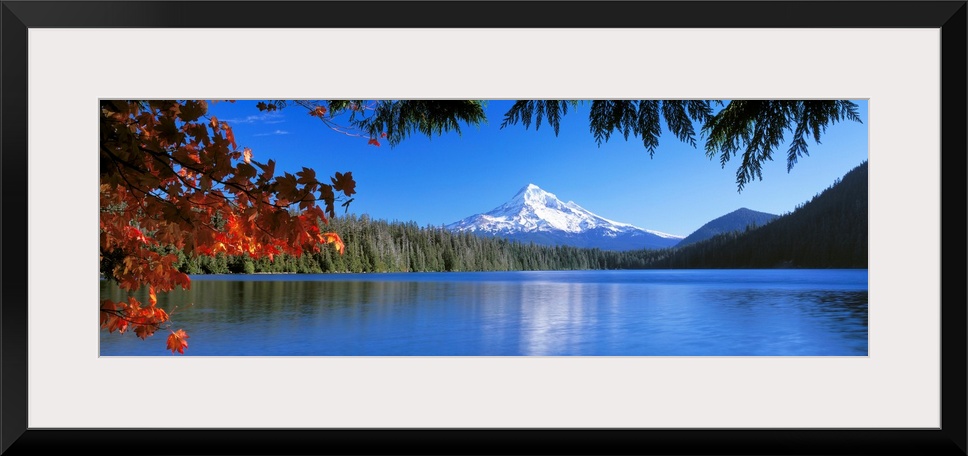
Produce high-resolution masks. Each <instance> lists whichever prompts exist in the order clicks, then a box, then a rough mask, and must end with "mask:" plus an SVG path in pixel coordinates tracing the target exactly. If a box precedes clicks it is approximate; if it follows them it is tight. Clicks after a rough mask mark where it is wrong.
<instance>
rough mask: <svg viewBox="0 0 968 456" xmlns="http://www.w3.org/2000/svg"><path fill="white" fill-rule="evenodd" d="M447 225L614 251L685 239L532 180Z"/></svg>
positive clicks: (486, 232)
mask: <svg viewBox="0 0 968 456" xmlns="http://www.w3.org/2000/svg"><path fill="white" fill-rule="evenodd" d="M447 228H448V229H451V230H454V231H470V232H476V233H480V234H486V235H494V236H502V237H509V238H516V239H519V240H531V241H536V242H538V243H542V244H554V245H558V244H562V245H576V246H580V247H601V248H608V249H614V250H621V249H632V248H659V247H671V246H672V245H675V244H676V243H677V242H679V240H681V239H682V237H681V236H675V235H671V234H666V233H662V232H658V231H654V230H646V229H643V228H639V227H636V226H633V225H630V224H627V223H620V222H616V221H613V220H609V219H606V218H604V217H600V216H598V215H596V214H594V213H592V212H590V211H588V210H586V209H584V208H582V207H581V206H579V205H578V204H576V203H574V202H572V201H569V202H567V203H565V202H562V201H561V200H560V199H558V197H557V196H555V194H554V193H550V192H547V191H545V190H542V189H541V187H538V186H537V185H535V184H528V185H527V186H525V187H524V188H522V189H521V190H520V191H518V193H517V194H515V195H514V197H512V198H511V199H510V200H509V201H508V202H506V203H504V204H502V205H501V206H498V207H497V208H495V209H493V210H491V211H488V212H485V213H483V214H477V215H472V216H470V217H467V218H465V219H463V220H460V221H458V222H456V223H453V224H451V225H448V226H447ZM631 238H635V239H631Z"/></svg>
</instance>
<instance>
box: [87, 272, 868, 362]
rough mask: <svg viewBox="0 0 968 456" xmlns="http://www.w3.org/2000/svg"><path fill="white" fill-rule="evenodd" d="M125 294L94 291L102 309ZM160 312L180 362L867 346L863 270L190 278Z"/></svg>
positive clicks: (116, 342) (132, 348) (120, 352)
mask: <svg viewBox="0 0 968 456" xmlns="http://www.w3.org/2000/svg"><path fill="white" fill-rule="evenodd" d="M124 296H125V294H124V292H123V291H121V290H120V289H118V288H117V287H116V286H115V285H114V284H113V283H110V282H108V281H101V299H107V298H110V299H114V300H120V299H122V298H123V297H124ZM136 296H138V297H139V298H140V299H142V300H143V301H146V300H147V299H146V296H145V295H144V294H143V293H142V294H140V295H136ZM158 303H159V305H160V306H163V307H164V308H165V309H166V310H169V311H171V309H172V308H173V307H175V306H177V309H176V310H175V311H174V312H173V313H172V316H171V318H172V323H173V326H172V329H179V328H182V329H185V331H186V332H188V333H189V335H190V338H189V339H188V343H189V345H188V348H187V349H186V350H185V356H522V355H527V356H867V347H868V342H867V341H868V329H867V270H866V269H849V270H831V269H821V270H804V269H769V270H759V269H757V270H644V271H548V272H470V273H461V272H451V273H388V274H298V275H297V274H257V275H225V276H220V275H219V276H205V275H200V276H192V288H191V290H187V291H186V290H178V291H174V292H171V293H164V294H159V296H158ZM166 338H167V331H166V330H159V331H158V332H157V333H156V334H155V335H154V336H152V337H149V338H148V339H147V340H145V341H142V340H141V339H138V338H137V336H135V335H134V334H133V332H130V331H129V332H126V333H125V334H123V335H118V334H117V333H114V334H109V333H108V332H107V331H106V330H101V334H100V354H101V355H102V356H171V352H170V351H168V350H166V349H165V339H166ZM179 356H181V355H179Z"/></svg>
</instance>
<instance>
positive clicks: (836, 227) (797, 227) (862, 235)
mask: <svg viewBox="0 0 968 456" xmlns="http://www.w3.org/2000/svg"><path fill="white" fill-rule="evenodd" d="M867 182H868V180H867V162H864V163H863V164H861V165H860V166H858V167H856V168H854V169H853V170H851V171H850V172H849V173H847V174H846V175H845V176H844V178H843V179H842V180H838V182H835V183H834V185H832V186H830V187H828V188H827V189H826V190H824V191H823V192H822V193H820V194H818V195H816V196H815V197H814V198H813V199H812V200H810V201H809V202H807V203H806V204H803V205H802V206H800V207H798V208H797V209H796V210H795V211H793V212H791V213H789V214H786V215H783V216H781V217H779V218H777V219H775V220H773V221H772V222H770V223H768V224H766V225H764V226H761V227H759V228H752V229H749V230H745V232H731V233H726V234H721V235H718V236H716V237H713V238H711V239H707V240H705V241H700V242H697V243H695V244H690V245H688V246H685V247H681V248H677V249H674V250H672V251H670V252H669V255H668V256H667V257H666V258H664V259H662V260H661V261H657V262H654V263H651V264H650V265H649V266H650V267H659V268H672V269H679V268H776V267H796V268H866V267H867V266H868V264H867V239H868V238H867V228H868V224H867Z"/></svg>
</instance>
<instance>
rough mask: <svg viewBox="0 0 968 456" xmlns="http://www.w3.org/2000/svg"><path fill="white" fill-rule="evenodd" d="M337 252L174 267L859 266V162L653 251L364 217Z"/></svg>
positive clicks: (342, 223) (862, 169)
mask: <svg viewBox="0 0 968 456" xmlns="http://www.w3.org/2000/svg"><path fill="white" fill-rule="evenodd" d="M326 229H327V230H332V231H335V232H337V233H340V235H341V236H342V238H343V240H344V242H345V243H346V252H345V253H344V254H343V255H340V254H339V253H338V252H336V251H335V250H334V249H322V250H321V251H320V252H318V253H306V254H303V255H301V256H293V255H289V254H279V255H275V256H274V258H273V259H272V260H270V259H269V258H267V257H263V258H259V259H252V258H249V257H247V256H227V255H224V254H219V255H216V256H214V257H210V256H186V255H185V254H184V253H182V252H174V251H172V250H169V251H167V252H165V253H176V254H177V255H178V258H179V260H178V262H177V263H176V267H177V268H178V269H179V270H180V271H182V272H186V273H188V274H224V273H254V272H280V273H281V272H296V273H323V272H439V271H516V270H580V269H665V268H671V269H678V268H686V269H688V268H783V267H794V268H866V267H867V163H866V162H865V163H863V164H861V165H859V166H858V167H856V168H855V169H853V170H851V171H850V172H849V173H847V174H846V175H845V176H844V178H843V179H842V180H838V181H837V182H835V183H834V184H833V185H831V186H830V187H828V188H827V189H826V190H824V191H823V192H821V193H820V194H818V195H816V196H814V198H813V199H811V200H810V201H809V202H807V203H805V204H802V205H800V206H798V207H797V208H796V210H794V211H793V212H791V213H788V214H786V215H783V216H781V217H779V218H777V219H775V220H773V221H772V222H770V223H769V224H767V225H764V226H762V227H759V228H754V229H746V230H743V231H734V232H731V233H726V234H720V235H718V236H715V237H713V238H711V239H707V240H705V241H701V242H697V243H695V244H690V245H688V246H685V247H677V248H670V249H661V250H633V251H623V252H620V251H606V250H600V249H583V248H577V247H566V246H557V247H547V246H540V245H535V244H531V243H522V242H517V241H508V240H505V239H499V238H492V237H484V236H477V235H474V234H472V233H467V232H452V231H449V230H447V229H444V228H442V227H432V226H428V227H420V226H418V225H417V224H416V223H414V222H388V221H385V220H374V219H371V218H369V217H367V216H362V217H356V216H353V215H348V216H342V217H334V218H332V219H330V224H329V225H328V226H327V228H326Z"/></svg>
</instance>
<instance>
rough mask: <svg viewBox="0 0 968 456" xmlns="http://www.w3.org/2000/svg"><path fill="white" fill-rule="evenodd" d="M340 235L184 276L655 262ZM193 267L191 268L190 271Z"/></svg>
mask: <svg viewBox="0 0 968 456" xmlns="http://www.w3.org/2000/svg"><path fill="white" fill-rule="evenodd" d="M326 229H327V230H333V231H336V232H338V233H340V234H341V236H342V238H343V240H344V242H345V243H346V252H345V253H344V254H343V255H340V254H339V253H337V252H335V251H334V250H333V249H332V248H328V247H326V246H324V247H323V249H322V250H321V251H320V252H317V253H311V254H304V255H302V256H301V257H294V256H292V255H286V254H280V255H276V256H275V258H273V260H272V261H269V260H268V259H264V258H263V259H259V260H255V261H253V260H251V259H249V258H248V257H226V256H225V255H218V256H215V257H207V256H200V257H194V258H189V259H187V260H186V262H185V263H184V264H185V269H182V270H183V272H186V273H194V274H198V273H203V274H224V273H252V272H268V273H322V272H350V273H362V272H446V271H518V270H580V269H635V268H641V267H645V266H646V265H647V264H649V262H650V261H652V260H655V259H658V258H659V255H664V254H660V253H658V252H659V251H650V250H643V251H635V252H614V251H603V250H599V249H581V248H577V247H565V246H557V247H547V246H539V245H535V244H530V243H529V244H524V243H520V242H513V241H508V240H505V239H499V238H491V237H480V236H476V235H474V234H471V233H454V232H451V231H448V230H446V229H444V228H440V227H431V226H428V227H418V226H417V225H416V224H415V223H413V222H407V223H401V222H387V221H385V220H372V219H370V218H369V217H367V216H362V217H356V216H353V215H349V216H345V217H338V218H334V219H331V220H330V224H329V225H327V226H326ZM193 265H195V266H193Z"/></svg>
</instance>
